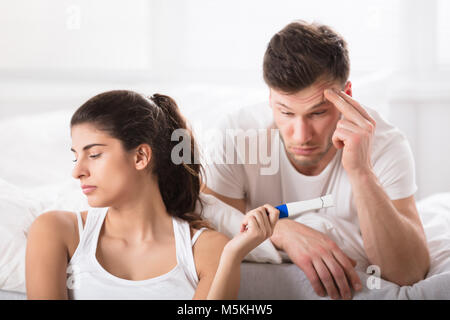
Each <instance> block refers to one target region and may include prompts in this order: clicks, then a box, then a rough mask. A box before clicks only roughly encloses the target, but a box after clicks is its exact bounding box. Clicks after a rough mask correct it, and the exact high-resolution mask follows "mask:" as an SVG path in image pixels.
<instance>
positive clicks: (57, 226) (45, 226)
mask: <svg viewBox="0 0 450 320" xmlns="http://www.w3.org/2000/svg"><path fill="white" fill-rule="evenodd" d="M86 214H87V212H84V219H83V220H85V217H86ZM82 216H83V213H82ZM30 232H34V233H42V234H44V233H45V234H47V235H52V236H51V237H52V238H60V239H64V240H72V238H73V235H74V234H76V235H77V234H78V222H77V216H76V214H75V212H72V211H63V210H51V211H46V212H44V213H42V214H40V215H39V216H38V217H37V218H36V219H35V220H34V222H33V224H32V225H31V228H30Z"/></svg>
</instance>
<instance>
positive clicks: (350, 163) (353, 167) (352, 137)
mask: <svg viewBox="0 0 450 320" xmlns="http://www.w3.org/2000/svg"><path fill="white" fill-rule="evenodd" d="M324 95H325V98H326V99H327V100H329V101H330V102H332V103H333V104H334V105H335V106H336V108H337V109H338V110H339V111H340V112H341V113H342V116H343V118H342V119H341V120H339V121H338V123H337V126H336V131H335V132H334V134H333V138H332V141H333V144H334V146H335V147H336V148H337V149H342V148H344V150H343V152H342V165H343V167H344V169H345V171H347V173H348V174H349V175H351V174H352V173H358V172H369V171H371V170H372V164H371V161H370V154H371V147H372V137H373V134H374V132H375V127H376V122H375V120H374V119H373V118H372V117H371V116H370V115H369V114H368V113H367V111H366V110H364V108H363V107H362V106H361V105H360V104H359V103H358V102H357V101H356V100H354V99H353V98H352V97H350V96H349V95H347V94H346V93H345V92H343V91H341V92H337V91H334V90H333V89H327V90H325V92H324Z"/></svg>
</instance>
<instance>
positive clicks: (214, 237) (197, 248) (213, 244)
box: [193, 229, 230, 258]
mask: <svg viewBox="0 0 450 320" xmlns="http://www.w3.org/2000/svg"><path fill="white" fill-rule="evenodd" d="M228 241H230V238H228V237H227V236H226V235H224V234H223V233H221V232H218V231H216V230H212V229H206V230H204V231H203V232H202V234H201V235H200V236H199V237H198V239H197V241H196V242H195V245H194V247H193V252H194V257H195V256H197V257H200V258H202V257H205V258H207V257H208V256H209V257H211V254H212V253H214V252H217V253H218V255H219V256H220V254H221V253H222V250H223V247H224V246H225V245H226V244H227V242H228Z"/></svg>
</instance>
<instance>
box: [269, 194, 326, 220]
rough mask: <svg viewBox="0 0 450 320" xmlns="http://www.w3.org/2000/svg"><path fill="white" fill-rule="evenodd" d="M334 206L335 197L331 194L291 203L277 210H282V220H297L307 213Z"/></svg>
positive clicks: (280, 206)
mask: <svg viewBox="0 0 450 320" xmlns="http://www.w3.org/2000/svg"><path fill="white" fill-rule="evenodd" d="M332 206H334V203H333V197H332V196H331V194H328V195H326V196H322V197H319V198H315V199H311V200H305V201H297V202H290V203H286V204H282V205H279V206H277V207H275V208H277V209H278V210H280V219H282V218H296V217H298V216H299V215H300V214H302V213H303V212H306V211H311V210H317V209H322V208H328V207H332Z"/></svg>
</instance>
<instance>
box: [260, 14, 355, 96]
mask: <svg viewBox="0 0 450 320" xmlns="http://www.w3.org/2000/svg"><path fill="white" fill-rule="evenodd" d="M263 72H264V81H265V82H266V84H267V85H268V86H269V87H270V88H273V89H276V90H279V91H282V92H285V93H295V92H298V91H300V90H302V89H304V88H307V87H309V86H310V85H312V84H313V83H314V82H316V81H317V80H319V79H322V78H324V79H327V80H332V81H338V82H340V83H342V84H344V83H345V82H346V81H347V79H348V76H349V73H350V61H349V55H348V49H347V43H346V42H345V40H344V39H343V38H342V37H341V36H340V35H339V34H338V33H336V32H335V31H334V30H332V29H331V28H330V27H328V26H326V25H321V24H317V23H307V22H305V21H295V22H292V23H290V24H288V25H287V26H286V27H284V28H283V29H282V30H281V31H280V32H278V33H276V34H275V35H274V36H273V37H272V39H270V42H269V44H268V46H267V50H266V53H265V54H264V64H263Z"/></svg>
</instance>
